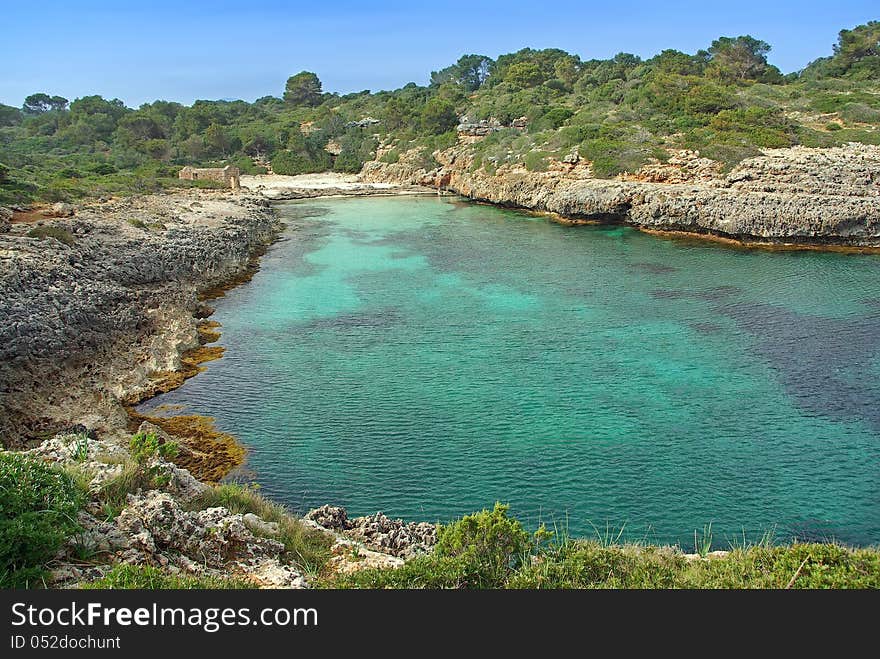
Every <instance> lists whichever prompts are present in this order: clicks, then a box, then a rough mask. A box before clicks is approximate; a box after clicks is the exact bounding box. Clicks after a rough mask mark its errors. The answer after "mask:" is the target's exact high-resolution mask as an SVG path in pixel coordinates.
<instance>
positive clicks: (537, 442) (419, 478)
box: [140, 197, 880, 546]
mask: <svg viewBox="0 0 880 659" xmlns="http://www.w3.org/2000/svg"><path fill="white" fill-rule="evenodd" d="M279 209H280V213H281V215H282V218H283V219H284V220H285V221H286V222H287V224H288V229H287V231H286V234H285V237H286V238H287V239H286V240H283V241H280V242H278V243H276V244H275V245H274V246H273V247H272V248H271V249H270V250H269V252H268V253H267V254H266V255H265V256H264V257H263V260H262V267H261V270H260V271H259V272H258V273H257V275H256V276H255V277H254V278H253V280H252V281H251V282H249V283H248V284H246V285H243V286H241V287H238V288H236V289H233V290H232V291H229V292H228V293H227V295H226V296H225V297H224V298H222V299H220V300H217V302H216V308H217V311H216V313H215V315H214V316H213V317H212V319H213V320H217V321H219V322H220V323H221V324H222V328H221V330H222V336H221V339H220V344H221V345H223V346H224V347H225V348H226V352H225V356H224V357H223V358H222V359H221V360H219V361H216V362H212V363H210V364H209V365H208V369H207V370H206V371H205V372H204V373H202V374H200V375H199V376H197V377H195V378H192V379H190V380H188V381H187V382H186V383H185V384H184V385H183V386H182V387H180V388H179V389H177V390H174V391H172V392H169V393H167V394H163V395H161V396H159V397H157V398H154V399H152V400H150V401H148V402H147V403H145V404H144V405H142V406H141V407H140V409H141V411H144V412H151V411H153V410H156V408H158V407H159V406H162V405H174V406H179V405H182V406H185V409H186V410H187V412H188V413H199V414H205V415H210V416H214V417H215V418H216V419H217V423H218V426H219V427H220V428H221V429H222V430H224V431H226V432H229V433H232V434H233V435H235V436H236V437H238V438H239V439H240V440H241V441H242V443H244V444H245V445H246V446H247V447H248V448H249V450H250V456H249V459H248V469H249V470H250V471H251V472H253V476H254V479H255V480H256V481H257V482H259V483H260V484H261V486H262V487H263V492H264V493H265V494H267V495H268V496H269V497H270V498H273V499H276V500H278V501H282V502H284V503H286V504H288V505H289V506H291V507H292V508H294V509H297V510H300V511H303V510H305V509H308V508H311V507H315V506H317V505H321V504H324V503H333V504H336V505H343V506H346V507H347V508H349V511H350V513H351V514H369V513H372V512H375V511H377V510H382V511H384V512H385V513H386V514H388V515H391V516H400V517H404V518H407V519H413V520H429V521H435V520H440V521H446V520H449V519H452V518H454V517H456V516H460V515H462V514H465V513H468V512H471V511H472V510H475V509H479V508H483V507H486V506H490V505H491V504H492V503H493V502H494V501H495V500H501V501H506V502H509V503H510V504H511V506H512V509H513V512H514V513H515V514H517V515H518V516H519V517H520V518H521V519H523V520H527V521H528V522H529V523H531V524H532V525H534V526H536V525H537V524H538V523H540V522H541V521H544V522H546V523H547V524H548V526H552V524H553V523H554V522H555V523H556V524H557V525H558V524H563V525H567V527H568V528H569V531H570V532H571V533H572V534H573V535H576V536H591V535H594V534H595V530H594V527H598V528H600V529H602V530H604V529H605V528H606V525H611V526H613V527H615V528H620V527H624V533H623V536H622V537H623V538H626V539H630V540H641V539H644V540H647V541H649V542H658V543H667V542H670V543H674V542H679V543H681V544H682V545H683V546H690V544H692V543H693V531H694V529H702V528H703V526H704V525H706V524H708V523H709V522H711V523H712V525H713V526H712V528H713V533H714V535H715V538H716V539H717V541H718V542H723V541H724V539H730V540H733V539H735V538H739V539H741V538H742V536H743V533H745V535H746V536H747V538H748V539H750V540H756V539H757V538H759V537H760V536H761V535H762V534H763V533H764V532H765V531H768V530H773V529H775V531H776V534H777V536H778V537H780V538H786V537H792V536H797V537H802V538H808V539H820V540H821V539H831V538H835V539H838V540H841V541H843V542H847V543H852V544H876V543H878V542H880V284H878V282H880V257H878V256H858V255H842V254H833V253H819V252H782V253H769V252H763V251H749V250H733V249H727V248H724V247H719V246H716V245H712V244H693V243H681V242H675V241H670V240H664V239H659V238H656V237H652V236H647V235H644V234H641V233H639V232H638V231H635V230H632V229H630V228H627V227H601V226H596V227H592V226H589V227H577V228H568V227H563V226H559V225H557V224H553V223H551V222H548V221H547V220H546V219H544V218H540V217H534V216H531V215H528V214H525V213H519V212H515V211H510V210H502V209H498V208H494V207H490V206H483V205H475V204H470V203H464V202H460V201H457V200H455V199H451V198H446V197H443V198H434V197H376V198H352V199H320V200H308V201H299V202H288V203H284V204H281V205H280V206H279ZM157 413H159V412H158V411H157Z"/></svg>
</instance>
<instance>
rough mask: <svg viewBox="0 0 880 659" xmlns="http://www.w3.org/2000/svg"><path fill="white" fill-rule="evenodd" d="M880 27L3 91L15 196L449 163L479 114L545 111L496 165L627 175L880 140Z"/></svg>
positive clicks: (508, 144) (8, 191) (510, 140)
mask: <svg viewBox="0 0 880 659" xmlns="http://www.w3.org/2000/svg"><path fill="white" fill-rule="evenodd" d="M878 41H880V22H878V21H871V22H869V23H867V24H865V25H860V26H858V27H856V28H854V29H852V30H843V31H841V32H840V35H839V39H838V43H837V44H836V45H835V46H834V49H833V54H832V55H830V56H829V57H826V58H822V59H819V60H817V61H815V62H813V63H811V64H810V65H808V66H807V67H806V68H805V69H803V70H802V71H800V72H797V73H792V74H789V75H782V73H781V72H780V71H779V70H778V69H777V68H776V67H775V66H773V65H771V64H769V63H768V62H767V54H768V52H769V51H770V45H769V44H767V43H765V42H764V41H761V40H759V39H755V38H753V37H751V36H740V37H735V38H734V37H721V38H719V39H717V40H715V41H714V42H712V44H710V45H709V47H708V48H707V49H706V50H701V51H699V52H697V53H695V54H686V53H682V52H679V51H675V50H664V51H663V52H661V53H660V54H658V55H656V56H655V57H652V58H651V59H648V60H642V59H640V58H639V57H637V56H635V55H631V54H627V53H620V54H618V55H615V56H614V57H613V58H611V59H607V60H597V59H593V60H586V61H585V60H582V59H581V58H580V57H579V56H577V55H572V54H569V53H567V52H565V51H562V50H557V49H545V50H532V49H530V48H525V49H523V50H520V51H518V52H516V53H511V54H508V55H502V56H500V57H498V59H497V60H492V59H491V58H489V57H485V56H482V55H473V54H470V55H464V56H463V57H461V58H460V59H459V60H458V61H457V62H456V63H455V64H453V65H451V66H449V67H447V68H445V69H443V70H441V71H435V72H433V73H432V74H431V79H430V84H429V85H427V86H419V85H416V84H415V83H410V84H408V85H406V86H404V87H403V88H401V89H397V90H395V91H381V92H378V93H371V92H370V91H369V90H365V91H363V92H358V93H353V94H346V95H339V94H334V93H326V92H324V91H323V90H322V87H321V82H320V80H319V78H318V76H317V75H315V74H314V73H311V72H307V71H304V72H301V73H299V74H297V75H294V76H291V77H290V79H288V81H287V84H286V87H285V90H284V93H283V98H276V97H272V96H267V97H264V98H260V99H258V100H257V101H255V102H254V103H246V102H244V101H196V102H195V103H194V104H193V105H191V106H188V107H187V106H183V105H181V104H179V103H174V102H170V101H155V102H153V103H147V104H144V105H142V106H141V107H140V108H138V109H136V110H134V109H130V108H127V107H125V106H124V104H123V103H122V102H121V101H119V100H117V99H112V100H107V99H104V98H102V97H100V96H84V97H82V98H78V99H76V100H74V101H73V102H68V100H67V99H65V98H62V97H59V96H56V95H49V94H45V93H37V94H33V95H31V96H29V97H28V98H27V99H26V100H25V102H24V104H23V106H22V107H21V108H20V109H19V108H14V107H10V106H6V105H0V163H2V164H0V203H13V202H22V201H27V200H32V199H39V200H47V201H63V200H71V199H74V198H77V197H80V196H83V195H86V194H99V195H100V194H114V193H127V192H144V191H150V190H156V189H159V188H162V187H167V186H170V185H180V182H178V181H177V179H176V178H175V177H176V174H177V170H178V169H179V168H180V167H181V166H183V165H186V164H198V165H206V166H209V165H213V164H223V163H234V164H236V165H238V166H239V167H241V169H242V170H243V171H244V172H245V173H257V172H262V171H265V170H264V169H263V166H264V165H266V164H269V163H271V166H272V168H273V170H274V171H275V172H276V173H279V174H297V173H308V172H318V171H324V170H331V169H332V170H335V171H341V172H356V171H358V170H359V169H360V168H361V166H362V165H363V163H364V162H365V161H366V160H370V159H372V158H373V157H375V154H376V149H377V147H378V146H379V145H380V144H382V145H383V146H384V147H385V150H384V153H383V155H382V159H383V160H385V161H386V162H394V161H396V160H397V158H399V157H400V154H401V153H404V152H406V151H409V150H411V149H420V153H421V158H422V163H423V164H424V165H426V166H431V165H432V159H431V152H432V151H433V150H435V149H437V148H443V147H447V146H450V145H452V144H454V143H455V139H456V136H455V126H456V125H457V123H458V122H459V118H460V117H462V116H466V117H468V118H469V119H470V120H480V119H488V118H495V119H497V120H498V121H499V122H501V124H503V125H505V126H507V125H509V124H510V123H511V121H513V120H514V119H517V118H520V117H525V118H526V120H527V129H525V130H517V129H514V128H508V129H505V130H501V131H499V132H496V133H494V134H493V135H491V136H490V137H489V138H487V139H485V140H483V141H481V142H480V143H479V144H478V145H477V147H476V149H477V151H478V159H477V163H476V166H477V167H483V168H485V169H486V170H487V171H489V172H490V173H491V172H493V171H494V169H496V168H497V167H498V166H499V165H501V164H503V163H505V162H511V161H516V162H521V163H522V164H524V165H525V166H526V167H528V168H529V169H532V170H541V169H544V168H546V166H547V162H548V160H547V159H548V158H549V157H557V158H561V157H564V156H565V155H566V154H568V153H569V152H571V151H572V150H573V149H575V148H577V149H578V151H579V153H580V155H581V156H582V157H585V158H587V159H589V160H591V161H592V162H593V164H594V171H595V173H596V175H598V176H606V177H609V176H613V175H615V174H617V173H619V172H621V171H624V170H634V169H637V168H638V167H639V166H641V165H642V164H644V163H645V162H646V161H648V159H650V158H656V159H660V160H662V159H664V158H665V157H666V155H667V153H668V151H667V150H668V149H669V148H689V149H699V150H700V151H701V153H702V155H704V156H707V157H710V158H713V159H715V160H718V161H720V162H723V163H724V164H725V165H726V166H727V167H730V166H732V165H733V164H734V163H736V162H738V161H739V160H741V159H742V158H744V157H747V156H749V155H753V154H756V153H757V152H758V149H761V148H767V147H785V146H791V145H796V144H803V145H807V146H832V145H837V144H842V143H845V142H848V141H859V142H866V143H872V144H878V143H880V130H878V127H880V46H878ZM370 119H372V120H375V121H371V120H370ZM365 120H366V121H365ZM392 147H393V148H392ZM194 184H195V185H211V184H210V183H207V182H195V183H187V185H194Z"/></svg>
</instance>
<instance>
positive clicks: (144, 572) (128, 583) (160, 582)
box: [80, 564, 254, 590]
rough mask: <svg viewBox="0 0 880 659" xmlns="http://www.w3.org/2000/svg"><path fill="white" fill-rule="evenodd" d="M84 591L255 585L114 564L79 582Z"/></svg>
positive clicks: (223, 587) (224, 587)
mask: <svg viewBox="0 0 880 659" xmlns="http://www.w3.org/2000/svg"><path fill="white" fill-rule="evenodd" d="M80 587H81V588H83V589H85V590H127V589H146V590H200V589H213V590H230V589H236V590H240V589H245V588H254V584H252V583H251V582H249V581H246V580H244V579H236V578H220V577H213V576H198V577H196V576H181V575H177V574H169V573H168V572H164V571H163V570H160V569H159V568H156V567H152V566H150V565H124V564H119V565H114V566H113V568H111V570H110V571H109V572H108V573H107V574H106V575H104V577H102V578H101V579H98V580H97V581H92V582H91V583H83V584H80Z"/></svg>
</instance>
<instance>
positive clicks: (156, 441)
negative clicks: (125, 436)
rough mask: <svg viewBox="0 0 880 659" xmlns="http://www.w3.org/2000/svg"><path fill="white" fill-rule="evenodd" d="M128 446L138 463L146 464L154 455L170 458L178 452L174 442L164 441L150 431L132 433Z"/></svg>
mask: <svg viewBox="0 0 880 659" xmlns="http://www.w3.org/2000/svg"><path fill="white" fill-rule="evenodd" d="M128 447H129V448H130V449H131V456H132V457H133V458H134V459H135V462H137V463H138V464H146V463H147V462H149V461H150V460H152V459H153V458H155V457H160V458H163V459H166V460H170V459H171V458H173V457H175V456H176V455H177V452H178V446H177V444H176V443H175V442H169V441H165V440H164V438H161V437H159V436H157V435H156V434H155V433H152V432H149V433H143V432H139V433H137V434H135V435H132V437H131V440H130V441H129V443H128Z"/></svg>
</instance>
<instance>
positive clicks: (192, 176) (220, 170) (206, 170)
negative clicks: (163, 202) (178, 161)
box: [178, 165, 241, 190]
mask: <svg viewBox="0 0 880 659" xmlns="http://www.w3.org/2000/svg"><path fill="white" fill-rule="evenodd" d="M178 177H179V178H182V179H184V180H186V181H201V180H207V181H219V182H220V183H226V184H227V185H228V186H229V187H230V188H232V189H233V190H240V189H241V170H240V169H239V168H238V167H233V166H232V165H226V167H190V166H186V167H184V168H183V169H181V170H180V173H179V174H178Z"/></svg>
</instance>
